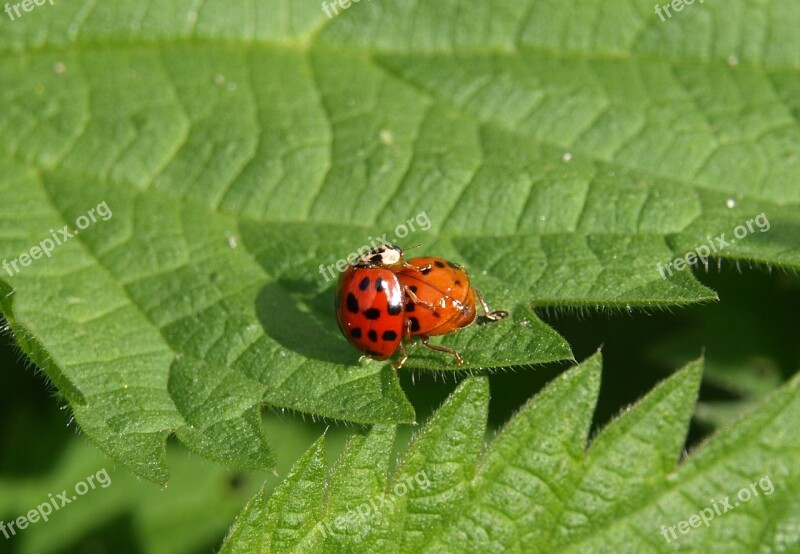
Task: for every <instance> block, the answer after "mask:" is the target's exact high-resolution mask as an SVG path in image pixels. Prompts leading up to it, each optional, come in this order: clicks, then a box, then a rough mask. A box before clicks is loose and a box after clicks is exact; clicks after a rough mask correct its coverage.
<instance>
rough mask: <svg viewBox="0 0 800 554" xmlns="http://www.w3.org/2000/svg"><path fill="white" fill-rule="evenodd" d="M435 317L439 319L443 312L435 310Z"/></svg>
mask: <svg viewBox="0 0 800 554" xmlns="http://www.w3.org/2000/svg"><path fill="white" fill-rule="evenodd" d="M433 317H435V318H436V319H439V318H440V317H442V314H440V313H439V312H433Z"/></svg>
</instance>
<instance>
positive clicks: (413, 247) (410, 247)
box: [405, 244, 422, 252]
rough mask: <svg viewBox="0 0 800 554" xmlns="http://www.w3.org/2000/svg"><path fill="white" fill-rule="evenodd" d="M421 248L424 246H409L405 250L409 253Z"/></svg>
mask: <svg viewBox="0 0 800 554" xmlns="http://www.w3.org/2000/svg"><path fill="white" fill-rule="evenodd" d="M420 246H422V245H421V244H415V245H414V246H409V247H408V248H406V249H405V250H406V252H408V251H409V250H414V249H415V248H419V247H420Z"/></svg>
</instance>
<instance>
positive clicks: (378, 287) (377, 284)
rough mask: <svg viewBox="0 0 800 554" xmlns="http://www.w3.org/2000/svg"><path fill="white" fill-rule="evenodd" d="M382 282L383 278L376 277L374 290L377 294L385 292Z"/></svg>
mask: <svg viewBox="0 0 800 554" xmlns="http://www.w3.org/2000/svg"><path fill="white" fill-rule="evenodd" d="M384 282H385V281H384V280H383V278H381V277H378V279H377V280H376V281H375V290H376V291H378V292H383V291H384V290H386V287H384V286H383V284H384ZM362 290H363V289H362Z"/></svg>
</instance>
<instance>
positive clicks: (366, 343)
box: [336, 247, 406, 360]
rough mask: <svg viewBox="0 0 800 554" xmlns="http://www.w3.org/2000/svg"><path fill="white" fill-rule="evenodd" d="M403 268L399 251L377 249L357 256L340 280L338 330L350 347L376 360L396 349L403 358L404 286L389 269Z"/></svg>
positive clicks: (388, 356)
mask: <svg viewBox="0 0 800 554" xmlns="http://www.w3.org/2000/svg"><path fill="white" fill-rule="evenodd" d="M402 264H403V251H402V250H400V249H399V248H392V247H386V248H383V247H378V248H376V249H374V250H372V251H370V252H367V253H365V254H363V255H362V256H360V257H359V258H358V259H357V260H356V261H355V264H354V265H349V266H348V267H347V269H345V271H344V273H342V275H341V277H340V278H339V286H338V288H337V291H336V319H337V320H338V322H339V329H341V331H342V334H343V335H344V336H345V338H346V339H347V340H348V341H350V344H352V345H353V346H355V347H356V348H357V349H358V350H359V351H361V352H363V353H364V354H366V355H367V356H369V357H370V358H374V359H376V360H386V359H387V358H390V357H391V356H392V355H393V354H394V353H395V352H396V351H397V349H398V348H400V349H401V350H402V351H403V355H404V358H405V356H406V354H405V347H404V346H403V343H402V338H403V333H404V330H405V329H406V321H405V315H404V310H403V299H404V294H403V286H402V285H401V284H400V281H399V280H398V279H397V275H396V273H395V272H394V271H392V269H391V268H394V267H395V266H397V267H400V266H401V265H402Z"/></svg>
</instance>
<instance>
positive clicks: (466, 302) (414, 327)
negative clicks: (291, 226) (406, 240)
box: [336, 244, 508, 369]
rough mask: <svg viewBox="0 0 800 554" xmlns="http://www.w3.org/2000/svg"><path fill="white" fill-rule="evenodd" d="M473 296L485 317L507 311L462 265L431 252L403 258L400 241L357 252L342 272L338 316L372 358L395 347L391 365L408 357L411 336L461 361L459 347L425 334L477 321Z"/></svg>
mask: <svg viewBox="0 0 800 554" xmlns="http://www.w3.org/2000/svg"><path fill="white" fill-rule="evenodd" d="M476 296H477V298H478V300H479V301H480V303H481V307H482V308H483V312H484V314H485V318H486V319H487V320H489V321H497V320H500V319H503V318H505V317H506V316H508V312H505V311H502V310H496V311H490V310H489V307H488V305H487V304H486V301H485V300H484V299H483V296H482V295H481V293H480V292H479V291H478V290H477V289H475V288H473V287H472V286H471V285H470V282H469V276H468V275H467V272H466V271H465V270H464V268H463V267H461V266H460V265H458V264H456V263H454V262H449V261H447V260H444V259H442V258H431V257H421V258H413V259H411V260H409V261H406V260H405V259H404V257H403V250H402V249H401V248H400V247H398V246H394V245H388V244H384V245H380V246H378V247H376V248H373V249H372V250H370V251H368V252H366V253H364V254H362V255H361V256H359V257H358V258H357V259H356V260H355V262H354V263H353V265H350V266H348V267H347V269H346V270H345V271H344V273H342V275H341V277H340V279H339V285H338V288H337V291H336V319H337V321H338V323H339V329H340V330H341V331H342V334H343V335H344V336H345V338H346V339H347V340H348V341H349V342H350V344H352V345H353V346H354V347H355V348H356V349H358V350H359V351H360V352H363V353H364V354H365V355H367V356H369V357H371V358H374V359H376V360H386V359H388V358H390V357H391V356H392V355H393V354H394V353H395V352H396V351H397V350H398V349H399V350H400V351H401V353H402V356H401V358H400V360H399V361H397V362H396V363H394V364H393V366H394V368H395V369H399V368H400V367H402V366H403V364H404V363H405V362H406V360H407V359H408V352H407V351H406V348H405V345H404V344H403V341H409V342H413V341H414V340H415V337H419V338H420V339H421V341H422V344H423V345H425V346H426V347H428V348H430V349H432V350H437V351H440V352H447V353H449V354H451V355H452V356H453V357H454V358H455V360H456V362H457V363H458V364H459V365H462V364H463V360H462V359H461V356H459V354H458V352H456V351H455V350H454V349H452V348H447V347H444V346H436V345H433V344H430V343H429V338H430V337H432V336H437V335H444V334H447V333H452V332H453V331H456V330H458V329H460V328H462V327H466V326H467V325H469V324H470V323H472V322H473V321H475V317H476V310H475V298H476Z"/></svg>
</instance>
